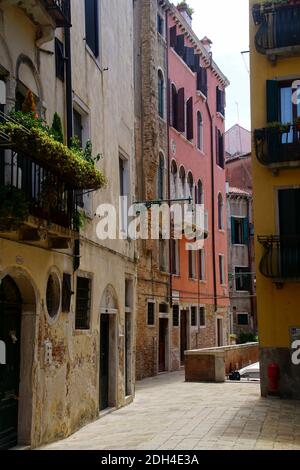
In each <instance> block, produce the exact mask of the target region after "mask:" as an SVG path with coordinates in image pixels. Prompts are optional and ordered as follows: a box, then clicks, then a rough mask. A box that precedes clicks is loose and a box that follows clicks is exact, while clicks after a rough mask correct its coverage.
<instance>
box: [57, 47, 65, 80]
mask: <svg viewBox="0 0 300 470" xmlns="http://www.w3.org/2000/svg"><path fill="white" fill-rule="evenodd" d="M55 73H56V77H57V78H59V79H60V80H61V81H64V80H65V51H64V45H63V43H62V42H61V41H60V40H59V39H58V38H55Z"/></svg>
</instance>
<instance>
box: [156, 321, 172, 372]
mask: <svg viewBox="0 0 300 470" xmlns="http://www.w3.org/2000/svg"><path fill="white" fill-rule="evenodd" d="M160 320H164V321H165V322H166V325H167V327H166V328H167V331H166V336H165V370H164V371H160V370H159V365H160V364H159V336H160ZM157 337H158V341H157V343H158V347H157V371H158V373H162V372H168V371H169V370H170V354H169V351H170V348H169V345H170V319H169V314H160V315H159V317H158V335H157Z"/></svg>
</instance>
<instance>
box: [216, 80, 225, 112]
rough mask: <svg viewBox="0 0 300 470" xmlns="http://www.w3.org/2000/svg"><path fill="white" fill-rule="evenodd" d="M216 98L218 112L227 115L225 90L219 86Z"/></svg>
mask: <svg viewBox="0 0 300 470" xmlns="http://www.w3.org/2000/svg"><path fill="white" fill-rule="evenodd" d="M216 99H217V113H220V114H222V116H225V91H223V90H220V88H219V87H218V86H217V88H216Z"/></svg>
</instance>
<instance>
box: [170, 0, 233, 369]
mask: <svg viewBox="0 0 300 470" xmlns="http://www.w3.org/2000/svg"><path fill="white" fill-rule="evenodd" d="M167 23H168V25H167V29H168V70H169V72H168V75H169V77H168V87H166V88H168V90H169V100H168V107H169V110H168V112H169V122H170V125H169V149H170V150H169V157H170V160H169V167H170V193H171V199H177V198H186V197H189V196H191V197H192V198H193V201H194V202H195V203H203V204H204V206H205V211H206V220H207V234H208V236H207V239H206V240H205V242H204V248H203V250H199V251H198V252H189V251H187V250H186V248H185V246H186V241H185V240H182V241H180V242H173V243H172V249H171V270H172V274H173V276H172V303H173V315H176V321H178V316H179V318H180V320H179V322H178V327H179V328H180V334H179V343H178V348H179V350H180V356H181V361H183V358H184V350H185V349H192V348H198V347H209V346H216V345H224V344H227V342H228V310H229V293H228V270H227V266H228V261H227V233H226V178H225V170H224V163H225V152H224V131H225V122H224V121H225V88H226V87H227V86H228V85H229V82H228V80H227V78H226V77H225V76H224V75H223V74H222V72H221V71H220V70H219V68H218V67H217V65H216V64H215V63H214V61H213V59H212V53H211V44H212V43H211V41H210V40H209V39H208V38H204V39H203V40H202V41H200V40H199V39H198V38H197V36H196V35H195V33H194V32H193V30H192V28H191V17H190V15H189V13H188V10H187V9H186V8H185V7H183V8H182V9H181V12H179V11H178V9H177V8H176V7H174V6H171V7H170V8H169V10H168V14H167Z"/></svg>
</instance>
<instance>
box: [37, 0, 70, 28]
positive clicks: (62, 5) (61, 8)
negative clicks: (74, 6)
mask: <svg viewBox="0 0 300 470" xmlns="http://www.w3.org/2000/svg"><path fill="white" fill-rule="evenodd" d="M43 1H44V4H45V7H46V9H47V10H48V11H49V13H50V14H51V15H52V16H53V18H54V19H55V22H56V25H57V27H63V26H70V25H71V8H70V0H43Z"/></svg>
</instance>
